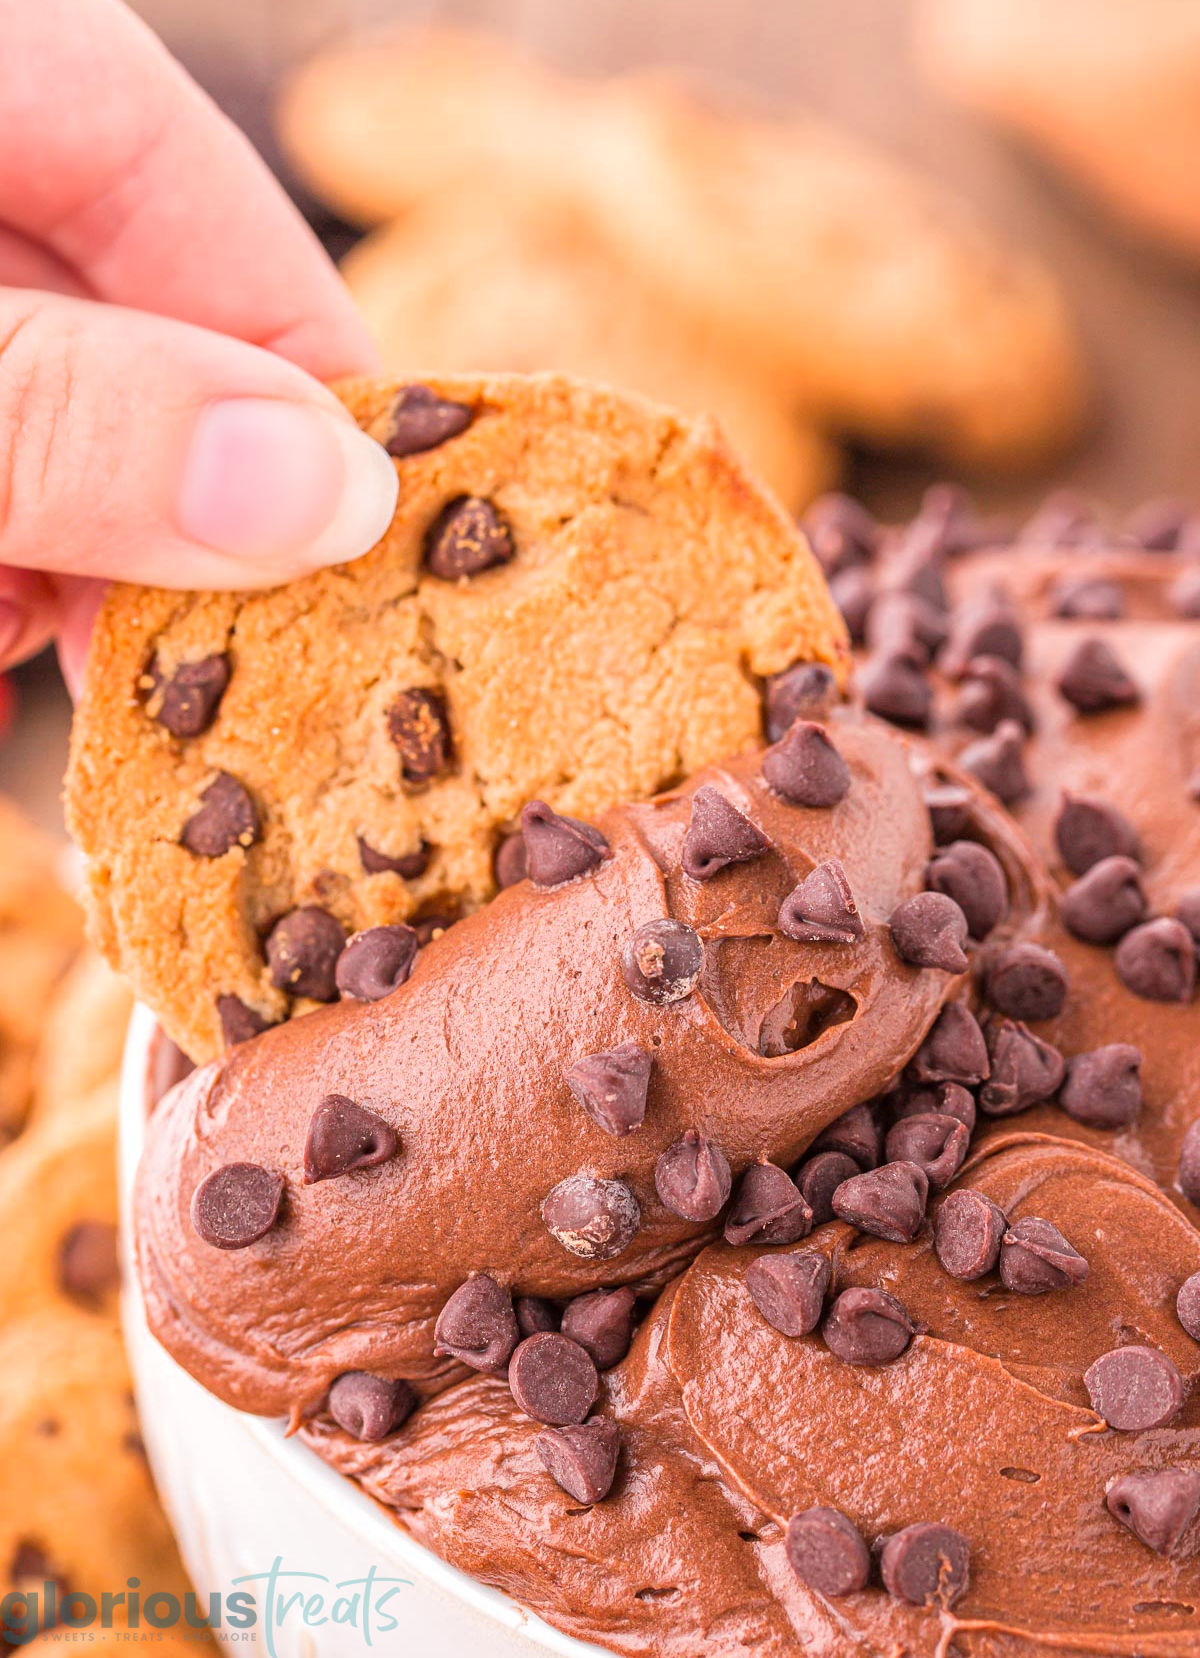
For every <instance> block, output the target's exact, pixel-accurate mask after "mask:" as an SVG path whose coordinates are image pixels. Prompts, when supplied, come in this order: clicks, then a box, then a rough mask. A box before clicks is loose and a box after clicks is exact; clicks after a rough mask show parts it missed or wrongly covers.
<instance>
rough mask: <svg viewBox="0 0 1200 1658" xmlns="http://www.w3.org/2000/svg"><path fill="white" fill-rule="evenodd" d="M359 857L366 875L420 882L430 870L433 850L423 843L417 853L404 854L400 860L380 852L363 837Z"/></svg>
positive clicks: (360, 840) (359, 844)
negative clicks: (388, 876) (393, 876)
mask: <svg viewBox="0 0 1200 1658" xmlns="http://www.w3.org/2000/svg"><path fill="white" fill-rule="evenodd" d="M358 856H359V861H360V862H361V864H362V866H363V873H364V874H365V875H389V874H390V875H399V876H400V877H401V878H402V879H403V880H405V881H419V880H420V878H421V876H422V875H424V873H425V871H426V870H427V869H428V868H429V860H430V858H431V857H432V856H433V848H432V847H431V846H430V845H429V844H428V842H426V841H422V842H421V844H420V846H419V847H418V848H417V850H416V851H415V852H404V853H402V854H401V855H400V856H399V857H398V858H394V857H392V856H391V854H390V853H387V852H379V851H377V850H376V848H375V847H373V846H372V845H371V844H370V843H369V842H368V841H365V840H364V839H363V837H362V836H361V835H359V837H358Z"/></svg>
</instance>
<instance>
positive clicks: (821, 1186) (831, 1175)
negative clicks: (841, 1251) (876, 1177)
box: [785, 1151, 859, 1334]
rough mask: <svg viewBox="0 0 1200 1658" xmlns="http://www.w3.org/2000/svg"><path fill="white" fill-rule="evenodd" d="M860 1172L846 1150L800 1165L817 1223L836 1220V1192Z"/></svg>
mask: <svg viewBox="0 0 1200 1658" xmlns="http://www.w3.org/2000/svg"><path fill="white" fill-rule="evenodd" d="M858 1172H859V1166H858V1164H857V1163H856V1162H855V1161H854V1159H853V1157H851V1156H849V1155H848V1154H847V1153H846V1152H844V1151H819V1152H817V1154H816V1156H815V1157H808V1158H805V1160H804V1162H803V1163H801V1164H800V1166H799V1168H797V1170H796V1172H795V1176H794V1179H795V1182H796V1189H797V1191H798V1192H799V1193H800V1196H801V1197H802V1198H803V1199H804V1201H805V1203H807V1204H808V1206H809V1208H810V1209H811V1210H812V1223H813V1225H814V1226H824V1225H825V1223H826V1221H830V1220H832V1219H833V1194H834V1192H836V1191H837V1189H838V1187H839V1186H840V1185H841V1184H842V1182H843V1181H846V1180H849V1179H850V1178H851V1177H852V1176H853V1175H856V1174H857V1173H858ZM822 1293H823V1292H822ZM785 1334H786V1332H785Z"/></svg>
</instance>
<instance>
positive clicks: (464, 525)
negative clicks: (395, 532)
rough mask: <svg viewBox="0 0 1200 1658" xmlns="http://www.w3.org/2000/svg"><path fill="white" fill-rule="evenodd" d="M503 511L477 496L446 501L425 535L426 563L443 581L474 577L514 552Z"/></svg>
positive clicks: (503, 560) (507, 560)
mask: <svg viewBox="0 0 1200 1658" xmlns="http://www.w3.org/2000/svg"><path fill="white" fill-rule="evenodd" d="M516 551H517V549H516V547H515V545H514V544H513V538H512V531H511V530H510V529H509V526H508V522H507V520H506V519H505V518H504V516H503V514H502V513H501V512H500V511H499V510H498V509H497V508H496V507H494V506H493V505H492V503H491V502H490V501H485V500H483V499H481V497H480V496H478V495H460V496H458V497H457V499H455V500H453V501H451V502H449V503H448V504H447V505H446V506H445V507H443V509H442V511H441V512H440V513H439V514H438V516H437V518H436V519H435V520H434V521H433V523H432V524H431V525H430V526H429V529H428V530H427V531H426V534H425V564H426V567H427V568H428V569H429V570H430V571H431V572H432V574H433V575H435V576H441V577H443V578H444V580H446V581H458V580H460V579H461V578H463V577H468V576H477V575H479V573H480V572H481V571H483V570H490V569H491V568H492V567H493V566H494V565H497V564H507V563H508V562H509V560H510V559H511V558H513V557H515V555H516Z"/></svg>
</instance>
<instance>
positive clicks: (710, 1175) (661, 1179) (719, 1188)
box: [654, 1128, 733, 1222]
mask: <svg viewBox="0 0 1200 1658" xmlns="http://www.w3.org/2000/svg"><path fill="white" fill-rule="evenodd" d="M732 1184H733V1179H732V1176H731V1174H730V1172H729V1162H728V1159H727V1158H726V1156H725V1153H724V1152H723V1151H722V1150H721V1148H720V1147H719V1146H714V1145H713V1143H712V1141H711V1140H708V1139H706V1138H705V1136H704V1135H703V1134H701V1133H700V1131H699V1130H698V1129H695V1128H689V1129H688V1131H687V1133H686V1134H685V1135H684V1136H683V1138H682V1139H679V1140H676V1142H675V1144H674V1145H673V1146H668V1147H667V1149H666V1151H664V1152H663V1153H662V1155H661V1156H660V1157H659V1159H658V1161H657V1163H655V1165H654V1189H655V1191H656V1192H657V1193H658V1201H659V1202H660V1203H661V1204H662V1206H663V1208H664V1209H669V1210H670V1211H671V1213H672V1214H673V1215H678V1216H679V1217H680V1219H681V1220H691V1221H701V1222H703V1221H710V1220H715V1219H716V1217H717V1216H718V1215H719V1214H720V1212H721V1210H722V1209H723V1208H724V1207H725V1205H726V1203H727V1202H728V1201H729V1192H730V1188H731V1186H732Z"/></svg>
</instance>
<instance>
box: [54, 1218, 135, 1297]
mask: <svg viewBox="0 0 1200 1658" xmlns="http://www.w3.org/2000/svg"><path fill="white" fill-rule="evenodd" d="M120 1281H121V1265H120V1261H119V1259H118V1256H117V1229H116V1227H115V1226H114V1225H113V1224H112V1222H111V1221H106V1220H81V1221H78V1222H77V1223H76V1224H75V1225H74V1226H72V1227H71V1228H70V1229H69V1231H67V1232H66V1233H65V1234H64V1236H63V1239H62V1242H61V1243H60V1244H59V1246H58V1284H59V1288H60V1289H61V1290H62V1292H63V1294H64V1295H69V1296H70V1297H71V1299H72V1300H73V1301H80V1302H82V1303H83V1305H84V1306H85V1307H98V1306H99V1305H100V1304H101V1303H102V1302H103V1300H104V1298H105V1296H106V1295H107V1294H108V1292H109V1290H114V1289H116V1287H117V1285H118V1284H119V1283H120Z"/></svg>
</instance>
